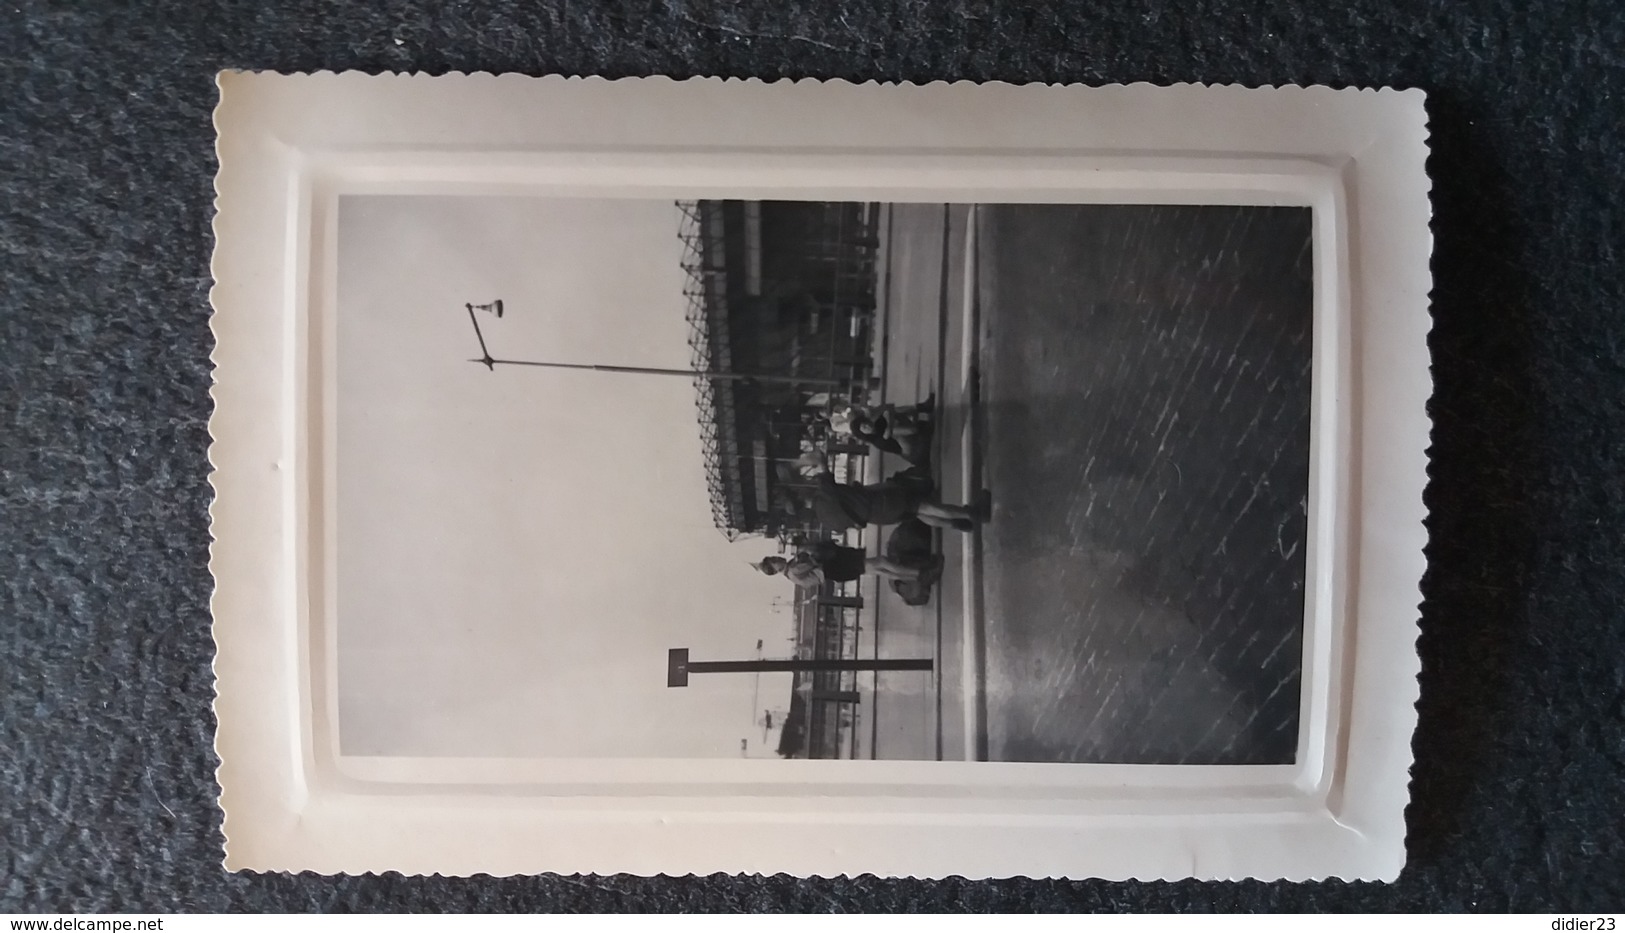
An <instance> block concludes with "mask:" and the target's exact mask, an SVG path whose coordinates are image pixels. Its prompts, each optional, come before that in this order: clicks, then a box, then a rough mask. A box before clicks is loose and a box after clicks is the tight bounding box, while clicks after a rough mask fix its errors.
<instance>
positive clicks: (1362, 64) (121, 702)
mask: <svg viewBox="0 0 1625 933" xmlns="http://www.w3.org/2000/svg"><path fill="white" fill-rule="evenodd" d="M115 6H116V9H115V8H114V7H115ZM1026 6H1030V7H1031V8H1032V9H1031V10H1028V9H1025V7H1026ZM101 7H105V8H98V6H96V5H93V4H89V3H60V4H43V3H37V2H29V0H22V2H21V3H20V6H19V5H18V4H17V3H15V2H14V3H7V4H5V5H4V6H3V7H0V58H3V61H0V75H3V77H0V185H3V186H4V187H3V191H0V249H3V250H4V258H3V268H0V274H3V276H4V280H3V284H0V314H3V320H0V626H3V627H0V632H3V638H4V656H3V659H0V662H3V671H4V673H3V675H0V697H3V701H0V702H3V704H4V705H3V707H0V717H3V722H0V912H3V911H15V910H30V911H32V910H41V911H44V910H84V911H89V910H120V911H131V912H135V911H158V910H172V911H191V910H292V911H304V910H469V909H479V910H626V909H646V910H648V909H653V910H858V909H870V910H915V911H920V910H1102V909H1109V910H1202V911H1206V910H1302V909H1309V910H1322V909H1324V910H1387V909H1411V910H1461V909H1477V910H1503V909H1509V908H1513V909H1525V910H1537V909H1557V908H1573V909H1581V908H1584V909H1599V908H1603V907H1611V908H1612V909H1614V910H1619V909H1622V908H1625V896H1622V895H1625V837H1622V828H1625V820H1622V819H1621V817H1620V810H1621V803H1620V801H1621V797H1622V794H1621V791H1622V789H1625V788H1622V781H1621V777H1622V775H1625V727H1622V721H1625V675H1622V664H1625V636H1622V627H1621V621H1622V620H1621V612H1620V602H1621V598H1622V595H1625V574H1622V571H1621V566H1622V563H1625V535H1622V533H1621V532H1622V530H1625V522H1622V518H1625V514H1622V511H1625V510H1622V506H1625V501H1622V486H1621V472H1620V470H1621V466H1622V462H1625V433H1622V432H1621V431H1620V429H1619V424H1620V415H1621V412H1622V408H1625V402H1622V398H1625V397H1622V395H1621V390H1622V389H1625V327H1622V315H1625V293H1622V288H1621V286H1622V277H1621V270H1620V267H1619V261H1620V259H1621V256H1620V255H1619V253H1620V249H1621V246H1622V243H1625V237H1622V232H1625V231H1622V224H1625V215H1622V214H1621V210H1620V202H1621V194H1620V189H1621V183H1620V177H1621V169H1622V167H1625V162H1622V153H1621V132H1620V125H1621V122H1622V120H1625V96H1622V92H1625V82H1622V81H1621V77H1622V74H1621V71H1622V67H1625V15H1622V12H1621V11H1622V10H1625V7H1621V6H1620V5H1618V4H1615V3H1612V2H1609V0H1595V2H1567V3H1564V2H1554V3H1545V4H1533V5H1529V4H1525V3H1523V2H1520V0H1477V2H1457V0H1423V2H1417V3H1414V4H1411V5H1409V6H1408V7H1398V6H1389V5H1387V4H1382V3H1378V2H1373V0H1352V2H1339V3H1326V4H1318V3H1307V2H1305V3H1291V4H1268V3H1256V2H1251V0H1190V2H1182V3H1171V2H1165V0H1080V2H1059V3H1043V4H1040V3H1032V4H1027V5H1023V4H1018V3H1007V4H1003V5H993V4H988V3H982V2H970V0H936V2H931V0H905V2H896V3H888V2H883V0H832V2H828V3H823V4H819V5H816V6H815V5H807V6H803V7H797V8H791V7H790V6H789V5H787V4H778V3H770V2H765V0H755V2H749V0H747V2H745V3H741V4H736V3H733V2H726V0H723V2H708V0H692V2H685V0H641V2H609V3H599V4H594V3H589V2H586V0H574V2H570V0H551V2H540V3H532V4H524V5H522V6H521V5H514V6H512V7H509V6H506V5H500V4H493V3H486V2H455V3H434V2H427V0H425V2H414V3H403V4H387V5H386V4H381V3H380V4H364V3H351V4H344V3H338V2H326V3H324V2H313V0H297V2H279V3H259V2H243V3H236V4H229V5H228V4H194V3H190V2H174V3H150V4H117V5H114V4H103V5H101ZM1526 7H1528V8H1526ZM1040 8H1042V9H1040ZM227 67H247V68H267V69H283V70H298V69H319V68H326V69H345V68H359V69H366V70H369V71H376V70H423V71H429V72H436V73H438V72H445V71H450V70H493V71H522V72H528V73H533V74H540V73H552V72H562V73H567V74H589V73H592V74H602V75H608V76H620V75H646V74H669V75H675V76H688V75H736V76H759V77H764V78H777V77H807V76H814V77H840V78H848V79H856V80H867V79H879V80H910V81H925V80H932V79H940V78H970V79H1002V80H1009V81H1050V82H1055V81H1067V82H1088V83H1111V82H1122V81H1153V82H1176V81H1203V82H1240V83H1246V84H1274V83H1291V82H1318V83H1329V84H1334V85H1385V84H1392V85H1401V86H1415V87H1421V88H1424V89H1426V90H1427V91H1428V92H1429V94H1430V95H1431V99H1430V104H1429V110H1430V113H1431V118H1432V145H1433V157H1432V160H1431V163H1430V170H1431V173H1432V176H1433V179H1434V188H1433V192H1434V210H1435V215H1436V226H1435V230H1436V236H1437V243H1436V247H1437V251H1436V255H1435V259H1434V270H1435V273H1436V277H1437V290H1436V292H1435V314H1436V325H1435V327H1434V331H1433V338H1432V346H1433V353H1434V357H1435V361H1436V366H1435V375H1436V377H1437V395H1436V397H1435V400H1434V403H1433V409H1432V410H1433V416H1434V418H1435V419H1436V430H1435V434H1434V447H1433V457H1434V465H1433V473H1432V483H1431V485H1430V488H1429V492H1428V504H1429V506H1430V507H1431V509H1432V513H1433V517H1432V520H1431V522H1430V529H1431V534H1432V544H1431V547H1430V550H1429V557H1430V561H1431V569H1430V571H1429V573H1428V576H1427V579H1426V581H1425V584H1424V591H1425V597H1426V598H1425V603H1424V605H1423V607H1422V632H1421V640H1420V651H1421V654H1422V659H1423V674H1422V698H1421V702H1420V704H1419V712H1420V717H1421V724H1420V728H1419V730H1418V731H1417V733H1416V738H1415V743H1414V747H1415V752H1416V766H1415V769H1414V785H1413V793H1414V802H1413V804H1412V806H1411V808H1410V811H1409V824H1410V843H1409V845H1410V867H1409V868H1408V869H1407V870H1406V872H1405V874H1404V876H1403V877H1402V879H1401V880H1400V881H1399V882H1398V883H1396V884H1393V885H1375V884H1353V885H1351V884H1345V883H1340V882H1329V883H1323V884H1305V885H1272V884H1263V883H1237V884H1200V883H1194V882H1189V883H1178V884H1160V883H1159V884H1139V883H1135V884H1108V883H1101V882H1064V883H1063V882H1049V881H1027V880H1010V881H997V882H986V883H968V882H964V881H946V882H938V883H924V882H918V881H911V880H896V881H893V880H878V879H875V878H871V877H861V878H856V879H837V880H813V881H798V880H795V879H791V878H784V877H777V878H729V877H712V878H656V879H639V878H624V877H617V878H559V877H550V876H549V877H537V878H512V879H490V878H476V879H471V880H449V879H443V878H428V879H418V878H403V877H400V876H393V875H391V876H384V877H359V878H321V877H315V876H299V877H292V876H283V875H269V876H259V875H238V876H228V875H227V874H225V873H224V872H222V871H221V869H220V867H219V863H220V857H221V850H220V846H221V838H220V835H219V832H218V814H217V813H216V810H215V794H216V789H215V785H214V780H213V771H214V767H215V759H214V756H213V753H212V751H211V740H212V734H213V730H214V723H213V720H212V718H211V714H210V700H211V690H212V688H211V675H210V670H209V662H210V657H211V651H212V644H211V641H210V634H209V614H208V598H209V591H210V578H209V574H208V570H207V556H208V554H207V550H208V544H209V538H208V524H207V522H208V514H207V509H208V505H209V495H210V492H209V487H208V485H207V483H206V480H205V475H206V471H207V463H206V462H205V459H204V452H205V448H206V446H207V443H208V434H207V430H206V421H207V418H208V416H209V411H210V401H209V395H208V389H209V361H208V355H209V350H210V335H209V330H208V315H209V308H208V286H209V270H208V264H209V255H210V250H211V247H212V243H211V241H210V228H209V222H210V215H211V210H212V202H211V199H212V196H213V193H212V189H211V182H212V177H213V175H214V170H215V163H214V149H213V134H212V129H211V126H210V111H211V108H212V107H213V106H214V102H215V89H214V84H213V80H214V73H215V71H216V70H217V69H221V68H227Z"/></svg>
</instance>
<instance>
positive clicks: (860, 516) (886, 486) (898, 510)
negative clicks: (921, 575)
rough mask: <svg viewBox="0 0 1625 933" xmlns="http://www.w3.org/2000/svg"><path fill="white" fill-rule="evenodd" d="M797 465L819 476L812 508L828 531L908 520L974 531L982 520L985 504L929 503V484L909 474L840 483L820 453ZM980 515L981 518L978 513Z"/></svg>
mask: <svg viewBox="0 0 1625 933" xmlns="http://www.w3.org/2000/svg"><path fill="white" fill-rule="evenodd" d="M801 462H802V463H803V464H805V465H806V466H808V467H810V468H812V469H815V470H817V471H818V485H817V486H816V487H814V489H813V509H814V511H815V512H816V513H817V514H818V520H819V521H820V522H822V523H823V525H824V526H825V527H826V528H829V529H830V530H831V531H845V530H847V529H849V528H865V527H867V526H869V525H895V524H897V523H898V522H900V521H902V520H903V519H905V518H908V517H909V516H916V517H918V518H919V519H920V521H922V522H925V523H926V524H927V525H931V526H933V527H936V528H952V529H953V530H955V531H966V532H968V531H974V530H975V529H976V526H977V524H978V523H979V522H980V521H982V520H984V519H985V513H986V512H987V511H988V509H987V507H986V506H985V505H984V506H983V508H981V509H979V510H973V509H971V508H968V507H966V506H963V505H945V504H943V503H941V502H937V501H936V500H935V499H934V498H932V490H931V487H930V483H929V482H928V481H925V480H924V479H923V478H922V477H920V475H919V474H918V473H917V472H916V473H912V475H908V474H909V471H905V472H904V473H902V474H897V475H895V476H892V477H891V478H890V479H887V480H886V481H884V482H881V483H876V484H874V485H868V486H864V485H858V484H856V483H839V482H836V480H835V475H834V474H833V473H831V472H830V471H829V458H828V457H826V456H825V455H824V453H823V452H822V451H818V450H814V451H812V452H810V453H807V454H804V455H803V456H802V458H801ZM978 513H981V514H978Z"/></svg>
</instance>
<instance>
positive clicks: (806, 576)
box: [756, 541, 942, 589]
mask: <svg viewBox="0 0 1625 933" xmlns="http://www.w3.org/2000/svg"><path fill="white" fill-rule="evenodd" d="M756 568H757V569H758V570H760V571H761V572H762V573H765V574H767V575H768V576H770V577H771V576H779V575H783V576H784V577H786V578H787V579H789V580H790V582H792V583H794V584H795V585H796V586H799V587H803V588H805V589H816V588H818V587H820V586H822V585H823V584H824V583H825V582H829V583H850V582H852V581H854V580H859V579H862V577H863V575H864V574H865V573H874V574H877V575H879V576H882V577H889V578H891V579H893V580H908V581H924V580H926V579H931V578H934V576H936V575H938V574H940V573H941V570H942V559H941V557H940V556H939V557H937V559H936V560H935V561H934V562H933V563H931V564H928V565H927V566H924V567H912V566H909V565H907V564H902V563H899V562H897V561H895V560H891V559H889V558H886V557H879V556H876V557H870V556H869V555H867V554H865V553H864V551H863V549H862V548H855V547H848V546H846V545H844V544H836V543H835V542H834V541H818V542H815V543H814V544H812V545H811V546H809V547H806V548H803V549H802V550H800V551H798V552H796V554H795V555H794V556H792V557H788V558H785V557H764V558H763V559H762V561H761V563H759V564H757V565H756Z"/></svg>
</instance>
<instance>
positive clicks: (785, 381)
mask: <svg viewBox="0 0 1625 933" xmlns="http://www.w3.org/2000/svg"><path fill="white" fill-rule="evenodd" d="M464 307H466V308H467V309H468V320H469V321H470V323H472V324H473V325H474V336H475V337H477V338H479V341H480V355H479V357H478V358H477V359H471V360H469V362H470V363H479V364H480V365H482V366H484V367H485V368H486V369H488V370H490V371H492V372H495V371H496V368H497V367H498V366H531V367H539V368H545V369H580V370H589V371H592V372H599V373H636V374H638V375H644V376H679V377H681V378H684V379H712V380H716V381H720V382H758V383H770V384H774V385H802V386H824V387H828V388H839V387H840V386H841V385H842V384H843V383H842V382H841V380H839V379H828V378H816V377H813V376H786V375H784V374H783V373H740V372H732V371H726V370H720V369H665V368H661V367H657V366H616V365H610V364H604V363H561V362H553V361H550V360H508V359H499V358H497V357H494V356H492V355H491V351H490V350H489V349H487V348H486V346H485V334H484V332H482V331H481V330H480V319H479V316H478V315H477V314H476V313H475V311H476V310H489V311H492V313H495V314H496V316H497V317H501V316H502V302H501V300H497V301H493V302H491V303H490V304H485V305H476V304H466V305H465V306H464Z"/></svg>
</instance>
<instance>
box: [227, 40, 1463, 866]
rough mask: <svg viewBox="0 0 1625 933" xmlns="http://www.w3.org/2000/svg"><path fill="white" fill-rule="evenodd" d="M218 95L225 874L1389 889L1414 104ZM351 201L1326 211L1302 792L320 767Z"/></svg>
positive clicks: (1410, 357) (1402, 688)
mask: <svg viewBox="0 0 1625 933" xmlns="http://www.w3.org/2000/svg"><path fill="white" fill-rule="evenodd" d="M220 86H221V93H222V99H221V104H220V107H219V109H218V110H217V113H216V126H217V128H218V130H219V132H220V138H219V156H220V174H219V178H218V181H217V192H218V202H217V208H218V213H217V216H216V220H215V232H216V242H217V247H216V256H215V264H214V274H215V280H216V284H215V288H214V290H213V292H212V296H211V297H212V301H213V303H214V307H215V314H214V317H213V320H212V326H213V328H214V331H215V334H216V340H217V348H216V352H215V354H214V362H215V366H216V368H215V387H214V390H213V396H214V399H215V404H216V410H215V413H214V416H213V418H212V420H211V433H212V436H213V438H214V443H213V445H212V447H211V450H210V458H211V462H212V463H213V465H214V473H213V474H212V477H211V482H212V483H213V485H214V487H215V491H216V501H215V505H214V507H213V510H212V516H213V525H212V531H213V535H214V538H215V543H214V546H213V549H212V554H211V569H212V571H213V572H214V574H215V578H216V592H215V596H214V601H213V612H214V618H215V623H214V633H215V639H216V643H217V658H216V665H215V670H216V677H217V684H216V689H217V699H216V704H215V709H216V715H217V720H218V736H217V749H218V752H219V754H220V758H221V764H220V769H219V772H218V776H219V780H220V783H221V798H220V800H221V806H222V808H223V810H224V814H225V822H224V832H225V836H226V839H227V843H226V865H227V867H228V868H231V869H233V870H239V869H257V870H283V871H299V870H311V871H318V872H323V873H352V874H353V873H362V872H368V871H385V870H394V871H400V872H404V873H408V874H431V873H439V874H461V875H466V874H473V873H490V874H529V873H537V872H543V871H556V872H561V873H575V872H596V873H604V874H609V873H621V872H626V873H633V874H644V875H649V874H657V873H665V874H683V873H696V874H704V873H711V872H719V871H720V872H760V873H764V874H769V873H775V872H785V873H789V874H796V875H824V876H834V875H840V874H848V875H855V874H859V873H866V872H868V873H875V874H880V875H897V876H917V877H944V876H948V875H961V876H966V877H972V878H979V877H1007V876H1013V875H1027V876H1033V877H1102V878H1111V879H1127V878H1139V879H1145V880H1149V879H1159V878H1160V879H1170V880H1172V879H1179V878H1186V877H1196V878H1210V879H1240V878H1258V879H1278V878H1285V879H1294V880H1301V879H1313V878H1326V877H1341V878H1345V879H1350V880H1353V879H1391V878H1393V877H1395V876H1396V875H1397V873H1398V871H1399V869H1400V867H1402V865H1403V863H1404V807H1405V803H1406V800H1407V797H1408V794H1407V785H1408V768H1409V765H1410V761H1411V755H1410V737H1411V734H1412V731H1413V729H1414V725H1415V715H1416V714H1415V708H1414V703H1415V699H1416V695H1417V687H1416V673H1417V670H1418V661H1417V657H1416V653H1415V638H1416V620H1417V606H1418V603H1419V590H1418V584H1419V581H1420V578H1421V575H1422V570H1423V568H1424V560H1423V555H1422V548H1423V545H1424V544H1425V543H1426V533H1425V529H1424V528H1423V524H1422V522H1423V519H1424V518H1425V510H1424V506H1423V503H1422V489H1423V485H1424V484H1425V481H1426V462H1427V459H1426V448H1427V442H1428V429H1429V422H1428V419H1427V415H1426V401H1427V399H1428V396H1429V394H1430V392H1431V380H1430V377H1429V373H1428V353H1427V343H1426V339H1427V332H1428V327H1429V315H1428V290H1429V287H1430V285H1429V283H1430V280H1429V271H1428V261H1429V255H1430V252H1431V250H1430V236H1429V233H1428V217H1429V208H1428V200H1427V194H1428V182H1427V178H1426V175H1425V172H1424V160H1425V157H1426V130H1425V113H1424V111H1423V97H1422V95H1421V93H1420V92H1415V91H1406V92H1399V91H1391V90H1383V91H1360V90H1341V91H1340V90H1332V89H1329V88H1291V87H1289V88H1262V89H1249V88H1239V87H1204V86H1195V85H1185V86H1177V87H1165V88H1164V87H1152V86H1149V85H1134V86H1124V87H1105V88H1084V87H1056V86H1042V85H1029V86H1015V85H1002V84H983V85H977V84H968V83H961V84H953V85H949V84H933V85H926V86H914V85H902V86H895V85H893V86H880V85H873V84H871V85H861V86H860V85H851V84H844V83H840V82H815V81H801V82H778V83H771V84H769V83H763V82H757V81H722V80H717V79H692V80H688V81H673V80H668V79H625V80H618V81H608V80H602V79H565V78H526V77H519V76H493V75H458V76H448V77H428V76H421V75H413V76H402V75H383V76H368V75H362V74H331V73H324V74H316V75H277V74H247V73H236V72H228V73H225V74H222V75H221V76H220ZM604 114H615V119H613V120H605V119H603V115H604ZM988 140H1010V141H1012V143H1011V144H1010V145H1008V146H998V145H991V146H990V145H989V144H988ZM1015 141H1019V145H1017V144H1016V142H1015ZM368 193H374V194H384V193H389V194H406V193H411V194H462V195H482V194H483V195H492V196H498V195H508V196H513V195H523V196H532V197H534V196H573V197H582V196H594V197H638V198H659V199H672V200H676V199H680V198H681V199H688V198H697V197H730V198H760V199H766V198H781V199H783V198H789V199H795V198H802V199H818V200H826V199H827V200H863V201H890V202H907V201H929V202H938V203H941V202H957V203H1000V202H1002V203H1015V202H1029V203H1036V202H1044V203H1180V204H1193V203H1195V204H1220V203H1228V204H1292V205H1305V206H1310V207H1312V208H1313V211H1314V246H1313V249H1314V252H1315V270H1316V277H1315V323H1314V337H1313V340H1314V367H1313V371H1312V373H1313V375H1312V379H1313V386H1314V390H1313V399H1312V405H1313V419H1312V422H1313V427H1312V430H1311V463H1312V469H1311V478H1310V491H1309V492H1310V502H1311V503H1312V508H1311V509H1310V528H1309V533H1310V536H1309V547H1308V554H1307V558H1306V559H1307V568H1308V571H1307V577H1306V587H1305V590H1306V612H1305V620H1306V621H1305V627H1304V651H1305V657H1304V665H1303V681H1302V683H1303V686H1302V696H1301V701H1300V710H1301V717H1300V722H1301V727H1300V736H1299V746H1298V755H1297V762H1298V763H1297V764H1295V765H1290V766H1272V767H1238V766H1146V765H1135V766H1125V765H1046V764H1021V763H1003V762H902V761H877V762H868V761H865V762H851V761H782V762H780V761H744V760H705V759H698V760H674V761H665V760H663V761H644V760H630V759H628V760H466V759H463V760H458V759H447V760H425V759H355V758H344V757H342V756H340V755H339V754H338V751H337V743H336V730H335V729H333V728H332V725H333V724H334V722H335V721H336V715H335V710H336V704H335V700H334V697H335V692H334V690H333V688H332V683H333V677H334V667H335V665H334V664H333V663H332V661H333V632H334V627H333V617H334V609H335V600H334V597H333V593H334V588H333V586H332V572H331V569H330V566H329V565H330V560H331V557H332V555H333V541H334V538H333V533H334V529H333V522H332V520H331V519H332V509H331V490H332V489H333V488H334V484H333V478H334V475H335V474H334V465H333V462H332V457H331V451H333V449H334V446H333V436H332V431H333V428H334V422H335V419H334V418H333V408H332V406H333V402H334V399H333V393H332V391H331V377H332V373H333V372H334V363H335V358H334V346H335V341H334V339H333V331H332V325H333V320H334V317H335V315H334V309H335V307H336V305H335V282H336V263H335V261H334V250H335V247H336V242H335V230H336V227H335V221H336V214H337V210H336V208H337V199H338V198H339V197H341V196H344V195H356V194H368Z"/></svg>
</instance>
